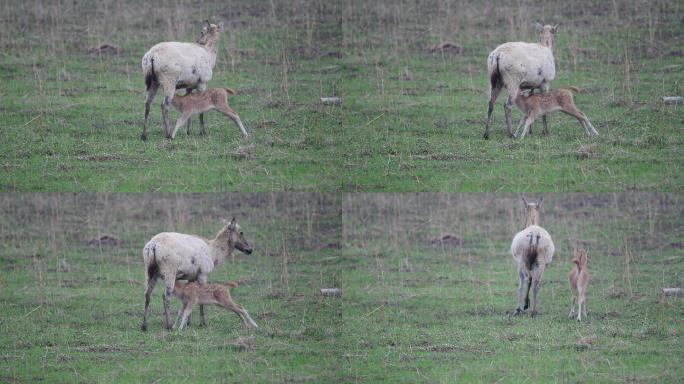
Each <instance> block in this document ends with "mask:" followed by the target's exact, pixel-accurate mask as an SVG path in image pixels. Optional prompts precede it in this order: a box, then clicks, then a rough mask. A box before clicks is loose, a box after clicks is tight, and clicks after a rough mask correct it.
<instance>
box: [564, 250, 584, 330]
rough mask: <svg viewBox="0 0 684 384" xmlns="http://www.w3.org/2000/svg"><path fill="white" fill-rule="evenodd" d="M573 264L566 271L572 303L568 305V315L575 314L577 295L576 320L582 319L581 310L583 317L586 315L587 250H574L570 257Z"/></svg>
mask: <svg viewBox="0 0 684 384" xmlns="http://www.w3.org/2000/svg"><path fill="white" fill-rule="evenodd" d="M572 262H573V263H575V266H574V267H572V270H571V271H570V273H568V281H569V282H570V292H571V293H572V304H571V305H570V314H569V315H568V317H570V318H572V317H573V316H574V315H575V302H577V301H578V300H577V298H578V296H579V301H578V304H577V321H582V312H584V317H587V304H586V294H587V284H588V283H589V271H588V270H587V251H586V250H584V249H580V250H579V251H576V252H575V257H573V258H572Z"/></svg>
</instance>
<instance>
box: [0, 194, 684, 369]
mask: <svg viewBox="0 0 684 384" xmlns="http://www.w3.org/2000/svg"><path fill="white" fill-rule="evenodd" d="M682 203H683V201H682V196H680V195H666V194H634V193H629V194H593V195H592V194H549V195H547V196H546V199H545V203H544V204H545V206H544V208H543V212H542V225H544V227H545V228H547V229H548V230H549V232H550V233H551V235H552V236H553V239H554V242H555V244H556V248H557V252H556V254H555V255H554V259H553V262H552V264H550V265H549V267H548V268H547V270H546V273H545V275H544V278H543V285H542V287H541V290H540V296H539V302H540V304H539V310H540V315H539V316H537V317H535V318H530V317H528V316H522V317H513V316H511V312H512V310H513V309H514V307H515V300H516V272H515V266H514V264H513V262H512V259H511V256H510V254H509V252H508V248H509V246H510V240H511V239H512V237H513V235H514V234H515V233H516V232H517V231H518V230H519V229H520V225H521V220H522V218H521V217H519V215H520V214H521V210H519V209H517V207H519V206H520V205H519V204H520V203H519V198H518V197H517V196H513V195H507V194H496V195H487V194H402V195H385V194H352V195H347V196H340V195H335V194H333V195H325V194H323V195H321V194H291V193H285V194H282V193H281V194H243V195H240V194H228V195H219V194H209V195H188V194H182V195H169V194H162V195H160V196H152V195H126V194H95V195H84V194H73V195H71V194H70V195H56V194H36V195H29V194H21V195H0V213H1V214H2V217H3V220H2V222H0V235H1V236H2V241H1V242H0V269H1V270H2V271H3V274H2V276H1V277H0V305H1V306H2V308H3V311H2V314H1V315H0V381H3V382H17V383H25V382H30V383H34V382H50V383H57V382H151V381H157V380H161V381H164V382H187V381H188V380H190V381H193V382H297V383H299V382H312V383H314V382H315V383H318V382H344V383H347V382H392V383H396V382H407V383H408V382H411V383H413V382H431V383H432V382H496V381H500V382H662V383H665V382H673V383H674V382H681V380H682V378H684V368H683V367H682V365H681V361H682V358H684V347H683V345H684V344H683V342H684V323H683V322H682V315H684V312H683V308H684V306H682V297H666V296H664V295H663V294H662V293H661V288H663V287H675V286H678V287H681V286H682V284H683V283H684V280H683V276H684V263H683V261H684V260H683V258H682V247H683V246H684V244H683V243H682V238H684V222H683V221H682V216H681V210H682V207H683V205H682ZM231 214H236V215H238V218H239V220H240V222H241V224H242V226H243V227H244V230H245V234H246V237H247V238H248V240H249V241H250V242H251V244H252V245H253V247H254V249H255V251H254V253H253V254H251V255H250V256H245V255H242V254H239V253H236V255H235V256H236V257H235V260H234V261H228V262H227V263H226V264H225V265H223V266H220V267H219V268H217V269H216V270H215V271H214V272H213V273H212V275H211V277H210V280H211V281H226V280H235V279H239V278H243V279H246V282H245V283H244V284H243V285H241V286H240V287H238V288H235V289H232V291H231V292H232V295H233V297H234V299H235V300H236V301H237V302H238V303H240V304H242V305H243V306H244V307H245V308H247V309H248V310H249V312H250V313H251V315H252V317H253V318H254V319H255V321H256V322H257V323H258V324H259V326H260V328H259V329H258V330H256V331H250V330H248V329H246V328H244V327H243V326H242V323H241V322H240V320H239V319H238V317H237V316H235V315H234V314H232V313H229V312H227V311H224V310H219V309H218V308H216V307H210V308H209V309H208V312H207V321H208V326H207V327H197V326H196V324H194V325H193V326H191V327H190V328H187V329H186V330H184V331H182V332H166V331H164V330H163V329H162V318H161V311H162V308H161V307H162V306H161V290H160V289H159V285H158V286H157V290H156V291H155V293H154V297H153V301H152V311H151V317H150V330H149V331H148V332H146V333H145V332H142V331H140V324H141V320H142V307H143V290H144V288H143V286H142V285H141V283H140V282H142V281H143V279H144V277H143V269H144V268H143V265H142V260H141V259H142V257H141V249H142V247H143V245H144V243H145V241H146V240H147V239H148V238H149V237H151V236H152V235H154V234H155V233H157V232H159V231H162V230H176V231H183V232H186V233H196V234H200V235H204V236H212V235H213V234H214V232H215V231H216V230H217V226H218V221H219V218H222V217H225V216H226V215H231ZM102 234H109V235H113V236H116V237H117V238H118V239H120V241H121V243H120V245H119V246H107V245H101V246H91V245H88V244H87V241H88V240H89V239H93V238H98V237H99V236H100V235H102ZM445 234H452V235H453V237H454V238H457V239H459V240H458V241H457V242H456V244H454V245H445V246H439V245H435V244H433V243H432V241H431V239H433V238H439V237H441V236H444V235H445ZM576 247H585V248H587V249H588V250H589V270H590V273H591V281H590V285H589V288H588V293H587V306H588V312H589V316H588V319H586V320H585V321H583V322H581V323H578V322H577V321H575V320H571V319H568V318H567V313H568V309H569V308H568V307H569V300H570V299H569V289H568V287H567V280H566V273H567V271H568V270H569V269H570V265H569V264H570V263H569V260H570V257H571V253H572V249H574V248H576ZM323 287H338V288H340V289H341V291H342V294H341V296H339V297H323V296H321V295H320V293H319V288H323ZM178 305H179V304H178V302H177V300H176V299H173V301H172V306H173V309H177V308H178ZM194 321H195V322H196V321H197V318H195V320H194ZM582 339H584V340H585V342H584V344H585V345H583V344H582V342H581V340H582ZM240 340H242V342H243V343H244V340H247V341H248V342H247V344H248V345H247V346H242V347H241V346H239V345H235V344H236V343H238V344H239V343H240ZM586 340H588V342H586Z"/></svg>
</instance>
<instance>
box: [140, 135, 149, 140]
mask: <svg viewBox="0 0 684 384" xmlns="http://www.w3.org/2000/svg"><path fill="white" fill-rule="evenodd" d="M140 140H142V141H147V135H146V134H144V133H143V134H142V135H140Z"/></svg>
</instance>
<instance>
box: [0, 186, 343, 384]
mask: <svg viewBox="0 0 684 384" xmlns="http://www.w3.org/2000/svg"><path fill="white" fill-rule="evenodd" d="M339 206H340V203H339V198H337V197H335V196H320V195H317V194H306V195H303V194H298V195H297V194H274V195H259V196H255V195H200V196H190V195H165V196H161V197H155V198H152V196H151V195H130V196H129V195H106V194H99V195H73V196H72V195H32V196H28V195H23V196H7V195H4V196H1V197H0V207H1V208H0V212H2V217H3V223H2V224H1V225H2V231H1V232H2V237H3V240H2V249H1V251H0V255H1V256H0V257H1V258H0V267H1V268H2V270H3V274H2V278H1V280H0V303H1V305H2V308H3V313H2V315H0V334H1V335H2V336H0V343H1V345H2V346H0V381H2V382H15V383H20V382H21V383H25V382H31V383H37V382H47V383H57V382H112V383H120V382H151V381H156V380H161V381H164V382H187V381H188V380H190V381H193V382H248V381H254V382H256V381H258V382H284V381H293V382H302V381H307V380H309V379H308V378H310V377H317V378H319V379H320V380H326V378H334V377H335V373H334V372H335V371H334V368H335V366H336V359H335V358H334V357H335V356H334V355H335V353H334V351H335V341H336V340H337V329H339V328H340V327H339V322H340V321H341V319H340V317H339V316H338V310H337V308H336V306H335V303H336V301H337V300H336V299H329V298H325V297H322V296H321V295H320V293H319V291H318V290H319V288H321V286H322V285H324V286H327V285H328V284H330V285H334V284H335V282H334V278H335V274H334V270H332V269H331V268H330V267H329V265H327V264H326V262H325V258H326V257H329V256H330V255H329V253H330V249H334V247H335V246H336V245H333V246H331V245H330V244H339V233H340V229H341V227H340V223H341V221H340V216H339V210H338V209H337V207H339ZM257 207H262V209H261V210H259V209H257ZM263 207H270V209H264V208H263ZM223 212H229V213H225V215H228V214H230V213H232V214H237V215H238V217H239V220H240V221H241V224H242V226H243V228H244V230H245V234H246V237H247V238H248V240H249V241H250V242H251V244H252V245H253V247H254V249H255V251H254V253H253V254H252V255H251V256H245V255H242V254H239V255H238V254H236V255H235V260H234V261H230V260H228V261H227V263H226V264H225V265H223V266H221V267H220V268H217V269H216V270H215V271H214V273H213V274H212V276H211V279H212V281H227V280H235V279H238V278H241V279H242V278H244V279H246V282H245V283H244V284H243V285H242V286H240V287H238V288H234V289H232V296H233V298H234V299H235V300H236V302H238V303H240V304H242V305H243V306H244V307H245V308H247V309H248V310H249V311H250V313H251V314H252V317H253V318H254V319H255V321H256V322H257V324H259V326H260V328H259V330H257V331H250V330H248V329H246V328H245V327H244V326H243V325H242V322H241V321H240V320H239V319H238V317H237V316H235V315H234V314H232V313H229V312H228V311H225V310H219V309H218V308H217V307H212V308H210V309H209V310H208V312H207V322H208V326H207V327H206V328H205V327H201V328H200V327H197V326H196V322H197V319H198V317H195V320H194V321H195V325H193V326H191V327H190V328H187V329H186V330H184V331H183V332H166V331H165V330H163V329H162V316H161V312H162V305H161V292H162V288H160V285H159V284H157V289H156V290H155V292H154V298H153V301H152V307H151V308H152V310H151V317H150V325H149V331H148V332H146V333H145V332H142V331H140V325H141V323H142V305H143V292H144V287H143V284H142V282H143V281H144V277H143V269H144V267H143V265H142V258H141V249H142V246H143V245H144V243H145V241H146V239H147V238H149V237H151V236H152V235H154V234H155V233H157V232H159V231H162V230H178V231H185V232H189V233H197V234H200V235H204V236H213V234H214V233H215V232H216V231H217V230H218V228H219V227H220V224H219V218H221V217H223V216H222V215H223ZM259 212H262V213H259ZM101 234H110V235H114V236H116V237H117V238H118V239H120V241H121V244H120V246H114V247H112V246H107V245H102V246H90V245H88V244H87V240H89V239H93V238H99V236H100V235H101ZM319 242H320V243H319ZM331 247H332V248H331ZM236 253H237V252H236ZM172 308H173V309H174V311H176V310H177V308H178V302H177V301H176V300H175V299H174V300H173V302H172ZM174 315H175V312H174ZM240 339H242V340H243V343H244V340H248V342H247V344H248V345H247V346H243V347H241V346H239V345H237V346H236V345H234V344H236V343H238V344H239V343H240V341H239V340H240Z"/></svg>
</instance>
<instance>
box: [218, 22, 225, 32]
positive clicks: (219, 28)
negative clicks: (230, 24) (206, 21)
mask: <svg viewBox="0 0 684 384" xmlns="http://www.w3.org/2000/svg"><path fill="white" fill-rule="evenodd" d="M223 25H224V24H223V21H222V22H220V23H218V30H219V32H223Z"/></svg>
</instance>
